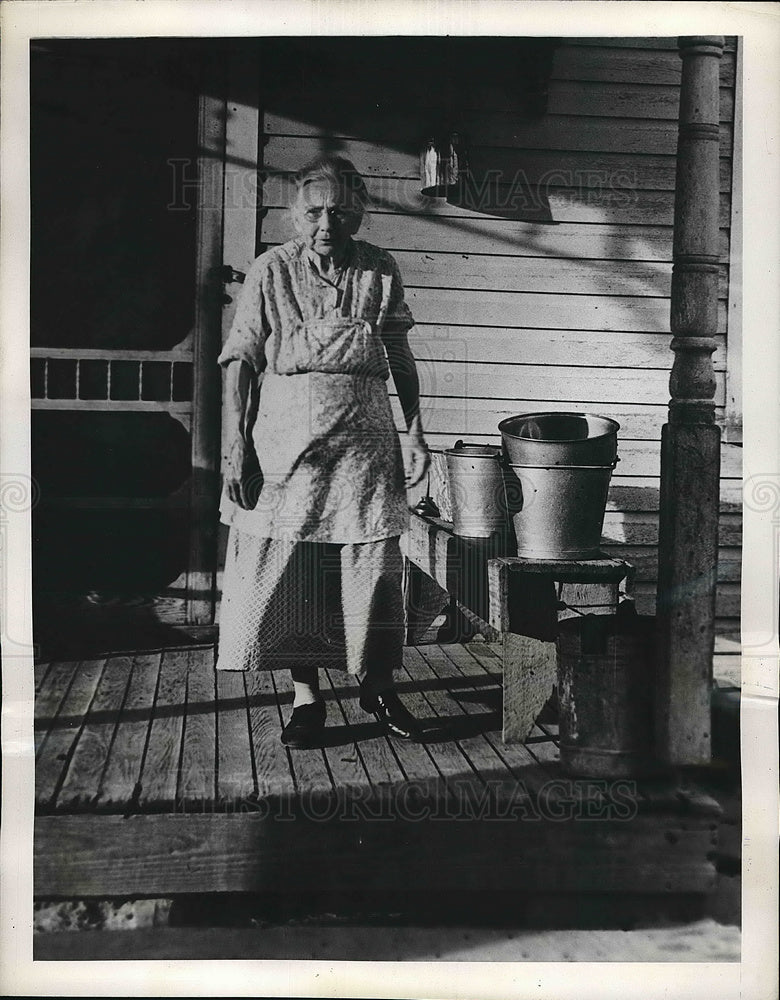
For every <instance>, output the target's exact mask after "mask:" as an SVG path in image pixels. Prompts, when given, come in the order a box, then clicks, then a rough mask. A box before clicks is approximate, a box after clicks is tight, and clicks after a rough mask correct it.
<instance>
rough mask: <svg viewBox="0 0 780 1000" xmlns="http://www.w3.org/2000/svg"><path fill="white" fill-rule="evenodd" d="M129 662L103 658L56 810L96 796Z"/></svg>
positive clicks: (124, 692)
mask: <svg viewBox="0 0 780 1000" xmlns="http://www.w3.org/2000/svg"><path fill="white" fill-rule="evenodd" d="M132 664H133V660H132V657H130V656H111V657H109V659H108V661H107V662H106V665H105V669H104V670H103V673H102V675H101V678H100V682H99V683H98V686H97V690H96V691H95V697H94V698H93V699H92V703H91V704H90V706H89V709H88V711H87V714H86V717H85V719H84V726H83V729H82V731H81V735H80V736H79V739H78V742H77V743H76V745H75V747H74V748H73V755H72V756H71V759H70V764H69V765H68V770H67V773H66V775H65V778H64V780H63V782H62V787H61V789H60V792H59V795H58V796H57V809H58V810H69V811H76V810H78V809H80V808H83V807H84V806H88V805H91V804H92V803H93V802H94V801H95V799H96V798H97V795H98V792H99V790H100V779H101V777H102V775H103V770H104V768H105V765H106V761H107V760H108V757H109V755H110V752H111V745H112V743H113V742H114V737H115V735H116V729H117V725H118V722H119V717H120V714H121V711H122V706H123V704H124V701H125V697H126V695H127V688H128V683H129V681H130V674H131V672H132Z"/></svg>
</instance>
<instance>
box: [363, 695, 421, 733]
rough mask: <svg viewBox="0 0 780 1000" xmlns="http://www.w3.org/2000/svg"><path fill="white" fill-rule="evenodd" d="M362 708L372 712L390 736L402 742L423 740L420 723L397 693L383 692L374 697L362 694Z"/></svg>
mask: <svg viewBox="0 0 780 1000" xmlns="http://www.w3.org/2000/svg"><path fill="white" fill-rule="evenodd" d="M360 707H361V708H362V709H363V711H364V712H372V713H373V714H374V715H375V716H376V719H377V722H381V724H382V725H383V726H384V728H385V730H386V732H387V733H388V735H389V736H397V737H398V739H400V740H420V739H421V738H422V728H421V726H420V723H419V722H418V721H417V719H415V717H414V716H413V715H412V714H411V713H410V712H409V711H408V710H407V709H406V708H404V705H403V703H402V702H401V700H400V698H399V697H398V695H397V694H396V693H395V691H381V692H380V693H379V694H374V695H370V694H363V693H361V695H360Z"/></svg>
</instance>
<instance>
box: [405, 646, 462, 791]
mask: <svg viewBox="0 0 780 1000" xmlns="http://www.w3.org/2000/svg"><path fill="white" fill-rule="evenodd" d="M415 658H420V654H419V653H418V652H417V650H416V648H415V647H414V646H407V647H406V648H405V649H404V674H405V675H406V678H405V679H404V678H403V675H402V674H399V676H398V680H399V684H398V689H399V691H401V696H402V697H403V700H404V704H405V705H406V706H407V708H408V709H409V711H410V712H411V713H412V714H413V715H415V716H416V717H417V719H418V720H420V721H421V722H422V723H423V724H424V725H425V726H426V728H432V727H433V726H436V725H439V724H440V720H439V714H438V713H437V712H436V710H435V709H434V707H433V706H432V704H431V702H430V700H429V697H428V694H427V693H426V692H425V691H424V690H423V687H424V686H422V685H420V684H419V683H418V682H417V681H416V680H415V679H414V676H413V673H412V672H410V670H409V665H410V663H411V661H412V660H414V659H415ZM423 663H424V661H423ZM412 670H414V666H412ZM424 670H425V673H428V676H429V677H430V674H429V672H428V671H427V666H425V667H424ZM409 746H410V747H411V744H409ZM422 749H424V750H426V751H427V753H428V755H429V756H430V759H431V762H432V763H433V765H434V767H435V769H436V776H432V777H433V778H434V781H435V782H436V783H437V784H438V785H439V787H440V796H441V797H442V798H448V799H451V800H452V802H453V803H454V802H455V795H456V793H455V791H454V789H453V787H452V785H448V782H453V783H454V782H455V780H456V779H457V780H458V781H461V782H462V781H463V780H464V779H465V778H467V777H468V776H470V775H471V774H472V771H471V768H470V767H469V763H468V761H467V759H466V758H465V757H464V755H463V752H462V751H461V749H460V747H458V745H457V744H456V743H454V742H453V741H452V740H451V739H447V738H445V739H441V738H439V739H437V738H435V737H430V736H429V738H428V739H427V740H426V742H425V744H424V747H423V748H422ZM422 777H423V779H424V777H425V774H423V775H422Z"/></svg>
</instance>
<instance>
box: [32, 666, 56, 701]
mask: <svg viewBox="0 0 780 1000" xmlns="http://www.w3.org/2000/svg"><path fill="white" fill-rule="evenodd" d="M52 665H53V664H52V661H45V662H40V663H35V664H33V677H34V678H35V693H36V695H37V694H38V692H39V691H40V690H41V688H42V687H43V685H44V682H45V681H46V674H48V672H49V670H50V668H51V667H52Z"/></svg>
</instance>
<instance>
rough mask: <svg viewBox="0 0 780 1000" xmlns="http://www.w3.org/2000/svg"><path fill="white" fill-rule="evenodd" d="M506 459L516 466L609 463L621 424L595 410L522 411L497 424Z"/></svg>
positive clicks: (613, 458) (611, 461)
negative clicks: (569, 411) (580, 411)
mask: <svg viewBox="0 0 780 1000" xmlns="http://www.w3.org/2000/svg"><path fill="white" fill-rule="evenodd" d="M498 429H499V430H500V431H501V439H502V441H503V444H504V454H505V455H506V457H507V460H508V461H509V462H514V463H517V464H519V465H571V466H574V465H610V464H612V463H613V462H614V461H615V458H616V457H617V432H618V430H619V429H620V424H619V423H618V422H617V421H616V420H612V419H611V418H610V417H600V416H598V415H597V414H595V413H522V414H520V415H519V416H516V417H507V418H506V419H505V420H502V421H501V423H500V424H499V425H498Z"/></svg>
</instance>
